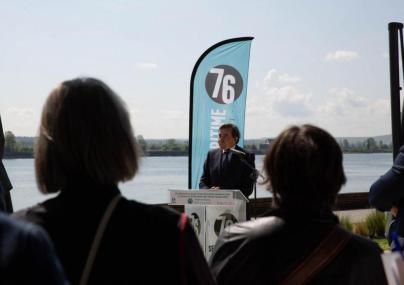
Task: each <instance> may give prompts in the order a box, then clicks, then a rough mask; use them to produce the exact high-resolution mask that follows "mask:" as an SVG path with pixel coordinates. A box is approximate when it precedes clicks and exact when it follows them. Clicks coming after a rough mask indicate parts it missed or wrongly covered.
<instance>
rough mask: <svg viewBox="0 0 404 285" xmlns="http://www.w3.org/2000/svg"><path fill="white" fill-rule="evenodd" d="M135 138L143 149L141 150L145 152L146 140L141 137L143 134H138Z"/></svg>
mask: <svg viewBox="0 0 404 285" xmlns="http://www.w3.org/2000/svg"><path fill="white" fill-rule="evenodd" d="M136 140H137V142H138V144H139V146H140V148H141V149H142V151H143V152H146V150H147V142H146V140H145V139H144V138H143V136H142V135H138V136H137V137H136Z"/></svg>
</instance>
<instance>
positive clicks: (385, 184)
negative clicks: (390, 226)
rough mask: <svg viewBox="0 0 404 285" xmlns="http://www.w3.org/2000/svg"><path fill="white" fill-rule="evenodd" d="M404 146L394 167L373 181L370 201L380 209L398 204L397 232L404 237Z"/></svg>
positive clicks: (388, 209) (386, 209)
mask: <svg viewBox="0 0 404 285" xmlns="http://www.w3.org/2000/svg"><path fill="white" fill-rule="evenodd" d="M403 198H404V146H402V147H401V148H400V152H399V153H398V155H397V157H396V159H395V161H394V165H393V167H392V168H391V169H390V170H389V171H387V172H386V173H385V174H384V175H383V176H381V177H380V178H379V179H378V180H377V181H376V182H374V183H373V185H372V187H371V188H370V192H369V203H370V205H372V206H373V207H375V208H376V209H378V210H380V211H390V209H391V207H392V206H393V205H397V206H398V215H397V232H398V234H399V235H400V236H402V237H404V199H403Z"/></svg>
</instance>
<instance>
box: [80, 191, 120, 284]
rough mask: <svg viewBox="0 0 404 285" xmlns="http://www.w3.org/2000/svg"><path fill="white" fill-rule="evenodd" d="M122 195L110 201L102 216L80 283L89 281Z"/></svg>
mask: <svg viewBox="0 0 404 285" xmlns="http://www.w3.org/2000/svg"><path fill="white" fill-rule="evenodd" d="M121 197H122V196H121V194H118V195H116V196H115V197H114V198H113V199H112V200H111V202H109V204H108V207H107V209H106V210H105V213H104V216H103V217H102V219H101V221H100V224H99V225H98V228H97V232H96V233H95V236H94V240H93V243H92V244H91V249H90V252H89V254H88V257H87V261H86V265H85V266H84V270H83V273H82V275H81V278H80V283H79V284H80V285H86V284H87V283H88V278H89V277H90V273H91V269H92V267H93V264H94V260H95V257H96V255H97V251H98V248H99V246H100V243H101V240H102V237H103V235H104V232H105V229H106V228H107V225H108V222H109V219H110V218H111V215H112V213H113V212H114V210H115V207H116V205H117V204H118V202H119V200H120V199H121Z"/></svg>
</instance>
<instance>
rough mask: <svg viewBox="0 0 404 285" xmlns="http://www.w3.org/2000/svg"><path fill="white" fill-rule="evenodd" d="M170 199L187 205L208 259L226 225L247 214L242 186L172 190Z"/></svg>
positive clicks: (186, 210) (175, 203) (243, 217)
mask: <svg viewBox="0 0 404 285" xmlns="http://www.w3.org/2000/svg"><path fill="white" fill-rule="evenodd" d="M170 201H171V204H173V205H184V210H185V213H187V215H188V216H189V218H190V220H191V222H192V225H193V227H194V229H195V233H196V234H197V236H198V239H199V242H200V243H201V246H202V249H203V251H204V253H205V257H206V258H207V259H209V257H210V255H211V254H212V252H213V248H214V246H215V243H216V240H217V238H218V236H219V235H220V234H221V233H222V231H223V229H224V228H226V227H227V226H229V225H231V224H234V223H237V222H243V221H245V220H246V218H247V206H246V202H248V199H247V198H246V197H245V196H244V195H243V193H241V191H240V190H205V189H204V190H199V189H190V190H170Z"/></svg>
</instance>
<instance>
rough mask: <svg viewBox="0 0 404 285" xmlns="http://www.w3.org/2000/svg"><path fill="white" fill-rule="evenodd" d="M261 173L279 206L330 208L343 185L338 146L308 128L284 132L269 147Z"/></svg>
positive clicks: (331, 138)
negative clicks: (264, 174) (263, 171)
mask: <svg viewBox="0 0 404 285" xmlns="http://www.w3.org/2000/svg"><path fill="white" fill-rule="evenodd" d="M264 170H265V172H266V174H267V177H268V181H269V184H270V188H271V189H272V193H273V196H274V201H275V203H276V204H277V205H278V206H280V207H299V208H308V209H313V210H316V209H330V208H331V207H332V206H333V205H334V203H335V198H336V195H337V193H338V192H339V190H340V189H341V187H342V185H344V184H345V182H346V178H345V174H344V169H343V166H342V152H341V149H340V147H339V145H338V144H337V142H336V141H335V139H334V138H333V137H332V136H331V135H330V134H329V133H328V132H326V131H324V130H322V129H320V128H318V127H315V126H312V125H303V126H292V127H290V128H288V129H286V130H284V131H283V132H282V133H281V134H280V135H279V136H278V137H277V138H276V139H275V141H274V142H273V143H272V144H271V146H270V148H269V150H268V153H267V155H266V157H265V160H264Z"/></svg>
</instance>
